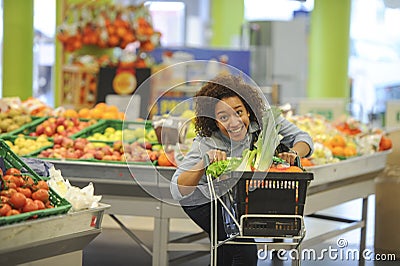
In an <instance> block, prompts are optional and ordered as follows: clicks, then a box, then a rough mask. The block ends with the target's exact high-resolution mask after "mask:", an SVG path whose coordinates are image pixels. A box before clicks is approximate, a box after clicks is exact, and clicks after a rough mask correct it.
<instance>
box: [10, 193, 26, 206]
mask: <svg viewBox="0 0 400 266" xmlns="http://www.w3.org/2000/svg"><path fill="white" fill-rule="evenodd" d="M9 202H10V204H11V206H13V207H14V208H15V209H20V208H22V207H24V205H25V203H26V197H25V195H24V194H22V193H20V192H15V193H14V194H12V195H11V197H10V200H9Z"/></svg>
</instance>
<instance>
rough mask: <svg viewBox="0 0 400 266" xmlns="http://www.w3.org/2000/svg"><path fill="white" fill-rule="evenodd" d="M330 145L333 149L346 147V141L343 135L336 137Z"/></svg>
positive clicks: (331, 140)
mask: <svg viewBox="0 0 400 266" xmlns="http://www.w3.org/2000/svg"><path fill="white" fill-rule="evenodd" d="M330 143H331V145H332V146H333V147H336V146H339V147H346V140H345V138H344V137H343V136H342V135H339V134H337V135H335V136H333V137H332V138H331V139H330Z"/></svg>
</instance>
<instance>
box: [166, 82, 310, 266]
mask: <svg viewBox="0 0 400 266" xmlns="http://www.w3.org/2000/svg"><path fill="white" fill-rule="evenodd" d="M195 103H196V107H195V112H196V118H195V127H196V132H197V134H198V136H197V137H196V138H195V139H194V141H193V145H192V147H191V149H190V151H189V152H188V153H187V155H186V156H185V159H184V160H183V163H182V164H181V165H180V166H179V168H178V169H177V170H176V172H175V174H174V175H173V177H172V181H171V193H172V195H173V197H174V199H176V200H178V201H179V202H180V204H181V205H182V207H183V209H184V211H185V212H186V213H187V214H188V215H189V217H190V218H191V219H192V220H193V221H194V222H195V223H196V224H197V225H199V226H200V227H201V228H202V229H203V230H205V231H206V232H207V233H208V234H209V236H210V209H211V207H210V203H209V200H208V196H206V195H207V194H208V193H207V191H208V188H207V179H206V176H205V169H206V167H207V166H208V165H206V163H207V161H209V163H213V162H216V161H220V160H225V159H226V158H227V157H229V156H230V157H241V155H242V152H243V150H245V149H249V148H251V147H252V145H253V144H254V142H255V141H256V139H257V135H258V132H259V131H260V129H261V128H262V125H261V117H262V113H263V111H265V109H266V107H267V106H266V103H265V102H264V101H263V100H262V98H261V97H260V94H259V92H258V91H257V90H256V89H255V88H254V87H252V86H250V85H248V84H246V83H245V82H244V81H243V80H242V79H241V78H240V77H238V76H233V75H221V76H218V77H216V78H215V79H214V80H211V81H209V82H208V83H207V84H205V85H204V86H203V87H202V88H201V89H200V90H199V91H198V92H197V93H196V95H195ZM275 123H277V124H280V130H279V134H280V135H282V136H283V138H282V140H281V143H282V144H285V145H286V146H287V147H290V148H291V149H290V150H288V151H286V152H282V153H280V154H279V155H278V156H279V157H281V158H282V159H285V160H286V161H287V162H289V163H290V164H292V165H293V164H294V161H295V159H296V157H297V156H300V157H307V156H310V155H311V153H312V149H313V146H312V145H313V144H312V139H311V137H310V136H309V134H308V133H306V132H304V131H301V130H300V129H299V128H298V127H296V126H295V125H294V124H292V123H290V122H289V121H287V120H286V119H284V118H283V117H282V116H279V118H278V119H277V120H276V121H275ZM205 156H207V157H208V160H207V158H205ZM221 213H222V212H221V208H218V213H217V221H218V222H217V228H218V240H224V239H226V238H227V235H226V233H225V230H224V229H225V228H224V224H223V220H222V214H221ZM217 257H218V265H257V249H256V246H255V245H222V246H220V247H219V248H218V255H217Z"/></svg>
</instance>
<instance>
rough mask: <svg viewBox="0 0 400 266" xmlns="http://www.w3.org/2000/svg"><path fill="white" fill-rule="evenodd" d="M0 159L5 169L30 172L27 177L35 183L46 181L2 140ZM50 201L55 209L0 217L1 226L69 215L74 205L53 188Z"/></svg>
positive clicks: (50, 191)
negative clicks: (52, 216) (31, 219)
mask: <svg viewBox="0 0 400 266" xmlns="http://www.w3.org/2000/svg"><path fill="white" fill-rule="evenodd" d="M0 157H1V158H3V161H4V164H5V167H6V168H7V169H8V168H11V167H14V168H17V169H19V170H22V169H24V170H26V171H23V172H28V173H27V175H29V176H31V177H32V179H33V180H34V181H35V182H37V181H40V180H44V179H43V178H42V177H40V176H39V175H38V174H37V173H36V172H35V171H33V170H32V169H31V168H30V167H29V166H28V165H27V164H26V163H25V162H24V161H22V160H21V158H19V157H18V156H17V155H16V154H15V153H13V152H12V151H11V150H10V148H9V147H8V145H7V144H5V143H4V141H3V140H0ZM24 175H25V173H24ZM49 200H50V202H51V204H52V205H53V206H54V208H49V209H44V210H37V211H32V212H26V213H21V214H18V215H12V216H2V217H0V226H1V225H5V224H12V223H16V222H22V221H25V220H27V219H30V218H33V217H36V218H42V217H48V216H51V215H59V214H64V213H67V212H68V211H69V209H71V207H72V205H71V204H70V203H69V202H68V201H67V200H66V199H64V198H62V197H60V196H59V195H58V194H57V193H56V192H55V191H54V190H53V189H52V188H49Z"/></svg>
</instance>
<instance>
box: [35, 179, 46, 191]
mask: <svg viewBox="0 0 400 266" xmlns="http://www.w3.org/2000/svg"><path fill="white" fill-rule="evenodd" d="M41 188H42V189H44V190H49V185H47V182H46V181H43V180H40V181H38V182H37V184H36V185H35V186H34V189H36V190H38V189H41Z"/></svg>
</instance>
